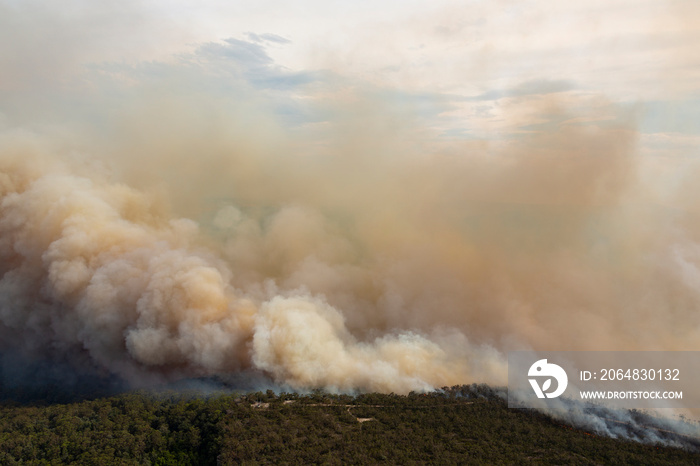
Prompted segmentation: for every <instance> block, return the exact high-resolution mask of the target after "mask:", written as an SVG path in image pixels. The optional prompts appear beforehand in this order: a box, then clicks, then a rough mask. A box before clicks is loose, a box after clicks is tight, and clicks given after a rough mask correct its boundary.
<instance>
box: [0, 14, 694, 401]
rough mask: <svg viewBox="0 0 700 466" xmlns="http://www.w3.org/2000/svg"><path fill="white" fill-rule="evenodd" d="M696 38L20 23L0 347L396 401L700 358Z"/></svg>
mask: <svg viewBox="0 0 700 466" xmlns="http://www.w3.org/2000/svg"><path fill="white" fill-rule="evenodd" d="M698 43H700V6H699V4H698V3H697V2H695V1H682V0H670V1H657V0H636V1H631V0H606V1H602V0H591V1H588V2H580V3H576V4H573V3H571V2H555V1H545V0H528V1H518V2H516V1H507V0H498V1H476V0H473V1H459V2H456V1H455V2H453V1H431V2H427V1H416V0H413V1H402V2H398V1H373V2H368V1H364V0H363V1H356V2H342V3H341V2H321V1H308V0H307V1H298V2H282V1H260V2H255V3H251V2H245V3H244V2H231V1H226V2H223V1H221V2H217V1H198V2H194V1H182V0H178V1H168V2H165V1H139V2H137V1H123V2H119V3H114V2H102V1H85V0H68V1H64V2H61V3H57V2H51V1H47V0H43V1H42V0H27V1H16V0H0V155H1V156H0V169H2V171H1V172H0V175H1V176H0V194H2V202H1V203H0V214H1V215H0V257H2V258H3V261H4V262H3V264H4V265H3V267H4V268H3V269H2V273H3V275H2V278H0V335H2V336H3V338H5V339H6V343H5V346H4V347H2V348H0V349H3V351H10V350H11V351H20V352H22V353H23V354H26V355H36V354H40V355H42V357H48V356H46V355H47V354H53V352H54V350H55V349H57V348H58V349H60V351H58V353H59V354H65V355H66V358H67V359H69V360H71V361H73V362H74V363H76V364H78V365H80V364H83V362H84V361H88V362H85V364H86V365H88V366H91V367H92V366H95V367H98V368H102V369H105V368H106V370H108V371H109V372H110V373H114V374H118V376H120V377H122V378H124V379H126V380H129V381H130V382H132V383H135V384H137V385H138V384H140V383H146V382H147V381H149V380H151V379H152V378H153V377H155V378H157V377H161V376H162V377H170V378H177V377H185V376H200V375H210V374H212V373H221V372H229V373H230V372H232V371H234V372H235V371H239V370H249V369H251V368H252V369H254V370H259V371H262V372H264V373H265V374H267V375H268V376H269V377H271V378H272V379H274V381H275V382H278V383H281V384H289V385H290V386H292V387H293V388H309V387H318V386H323V387H332V388H334V389H336V390H341V391H342V390H353V389H360V390H383V391H397V392H408V391H410V390H411V389H426V388H429V387H436V386H437V387H439V386H442V385H443V384H452V383H457V382H462V381H463V382H472V381H486V382H493V383H502V382H503V374H504V373H505V372H504V364H505V363H504V354H505V353H506V352H507V351H510V350H514V349H530V348H535V349H562V350H564V349H572V350H573V349H588V350H591V349H651V348H653V349H664V350H679V349H686V350H691V349H692V350H694V349H697V342H698V341H700V340H699V339H698V336H699V335H700V316H698V315H697V313H696V309H697V305H698V304H700V293H699V292H698V290H700V222H698V221H697V218H698V217H697V216H698V215H699V214H700V203H698V201H697V199H698V194H699V191H698V187H697V183H696V179H697V175H698V174H700V163H699V162H700V127H699V126H698V125H697V124H696V121H698V117H700V54H698V53H697V51H696V48H697V44H698ZM572 320H573V321H574V322H575V325H573V326H572V325H571V323H572ZM310 329H315V330H314V331H311V330H310ZM8 348H9V350H8ZM81 361H82V362H81ZM329 361H341V362H342V364H340V363H339V364H337V367H336V365H334V364H331V363H330V362H329ZM331 367H332V368H331ZM362 367H366V368H367V369H366V370H365V369H362ZM387 368H390V369H387ZM387 374H389V375H387Z"/></svg>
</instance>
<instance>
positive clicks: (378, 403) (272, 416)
mask: <svg viewBox="0 0 700 466" xmlns="http://www.w3.org/2000/svg"><path fill="white" fill-rule="evenodd" d="M665 435H667V436H669V437H668V438H669V439H672V437H673V436H672V435H671V434H665ZM676 437H677V438H676V439H675V440H674V441H678V442H680V443H682V444H683V445H684V447H683V448H671V447H665V446H660V445H649V444H640V443H637V442H633V441H625V440H615V439H611V438H608V437H603V436H598V435H595V434H593V433H591V432H586V431H584V430H579V429H575V428H572V427H570V426H566V425H563V424H562V423H561V422H558V421H555V420H553V419H551V418H549V417H547V416H545V415H542V414H539V413H536V412H533V411H529V410H513V409H508V408H507V406H506V404H505V403H504V402H503V401H502V400H501V399H500V398H499V397H498V396H495V394H494V393H493V392H492V391H491V390H490V389H489V388H488V387H483V386H469V387H454V388H452V389H448V390H445V391H442V392H435V393H431V394H411V395H409V396H398V395H393V394H390V395H383V394H365V395H359V396H356V397H352V396H348V395H329V394H326V393H322V392H314V393H312V394H310V395H305V396H301V395H297V394H282V395H279V396H278V395H275V394H274V393H273V392H271V391H268V392H266V393H262V392H258V393H253V394H247V395H240V394H224V395H212V396H208V397H201V396H194V395H192V394H190V395H186V394H181V393H180V394H177V393H174V392H171V393H160V394H148V393H143V392H137V393H129V394H123V395H119V396H114V397H111V398H101V399H96V400H89V401H82V402H77V403H71V404H53V405H43V406H41V405H36V404H35V405H32V406H27V405H18V404H16V403H15V404H12V403H10V402H5V403H4V404H3V405H2V406H1V407H0V445H1V446H0V464H3V465H14V464H86V465H88V464H89V465H104V464H124V465H126V464H151V465H169V464H258V463H283V464H311V463H328V464H361V463H363V464H367V463H377V462H386V463H394V464H435V463H439V464H457V463H470V464H494V463H519V464H528V463H557V464H601V463H604V464H611V463H616V464H624V463H627V464H630V463H632V464H642V463H644V464H678V463H695V464H698V463H700V454H698V453H697V451H698V450H697V445H698V444H697V443H696V442H695V441H694V440H693V439H691V438H680V437H678V436H676Z"/></svg>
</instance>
